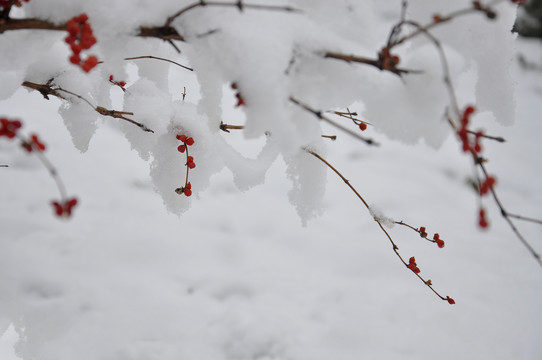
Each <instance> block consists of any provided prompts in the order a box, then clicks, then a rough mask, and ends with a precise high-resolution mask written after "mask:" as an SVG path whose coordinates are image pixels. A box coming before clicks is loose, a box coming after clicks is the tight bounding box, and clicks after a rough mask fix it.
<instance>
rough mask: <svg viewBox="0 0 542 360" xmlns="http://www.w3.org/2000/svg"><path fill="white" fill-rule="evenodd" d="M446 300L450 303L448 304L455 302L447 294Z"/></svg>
mask: <svg viewBox="0 0 542 360" xmlns="http://www.w3.org/2000/svg"><path fill="white" fill-rule="evenodd" d="M446 300H447V301H448V304H450V305H453V304H455V301H454V299H452V298H451V297H449V296H446Z"/></svg>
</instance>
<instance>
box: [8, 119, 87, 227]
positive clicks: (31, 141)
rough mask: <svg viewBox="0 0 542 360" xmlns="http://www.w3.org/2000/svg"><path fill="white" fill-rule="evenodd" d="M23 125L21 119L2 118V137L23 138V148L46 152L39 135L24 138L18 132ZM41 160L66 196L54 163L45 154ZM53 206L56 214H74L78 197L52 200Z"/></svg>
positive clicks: (61, 215) (66, 215) (67, 215)
mask: <svg viewBox="0 0 542 360" xmlns="http://www.w3.org/2000/svg"><path fill="white" fill-rule="evenodd" d="M21 127H22V123H21V121H19V120H9V119H6V118H0V137H1V136H5V137H7V138H8V139H14V138H17V139H19V140H21V146H22V147H23V149H25V150H26V151H28V152H29V153H31V152H33V151H36V152H39V153H41V152H44V151H45V149H46V146H45V144H44V143H43V142H42V141H41V140H40V138H39V137H38V135H36V134H31V135H30V137H29V138H28V139H26V138H24V137H23V136H21V135H19V134H18V130H19V129H20V128H21ZM38 158H39V159H40V160H41V162H42V163H43V164H44V165H45V167H46V168H47V170H48V171H49V173H50V174H51V176H52V177H53V178H54V179H55V181H56V183H57V185H58V187H59V190H60V193H61V197H64V195H62V194H63V193H64V190H63V186H62V185H61V181H60V178H59V177H58V173H57V171H56V169H55V168H54V167H53V166H52V164H51V163H50V162H49V161H47V159H46V158H45V157H44V156H40V157H38ZM52 205H53V208H54V210H55V214H56V215H57V216H60V217H70V216H71V214H72V209H73V207H74V206H75V205H77V199H75V198H72V199H68V200H66V201H62V202H58V201H53V202H52Z"/></svg>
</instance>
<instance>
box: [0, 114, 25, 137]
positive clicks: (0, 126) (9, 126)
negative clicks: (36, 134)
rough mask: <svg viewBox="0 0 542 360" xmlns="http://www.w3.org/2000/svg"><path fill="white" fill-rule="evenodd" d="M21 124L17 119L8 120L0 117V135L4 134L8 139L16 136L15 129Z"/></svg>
mask: <svg viewBox="0 0 542 360" xmlns="http://www.w3.org/2000/svg"><path fill="white" fill-rule="evenodd" d="M22 126H23V124H22V123H21V122H20V121H19V120H9V119H6V118H1V119H0V137H1V136H5V137H7V138H8V139H13V138H14V137H15V136H17V131H18V130H19V129H20V128H21V127H22Z"/></svg>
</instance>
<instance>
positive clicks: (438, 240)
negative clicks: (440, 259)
mask: <svg viewBox="0 0 542 360" xmlns="http://www.w3.org/2000/svg"><path fill="white" fill-rule="evenodd" d="M394 223H395V224H397V225H401V226H406V227H407V228H409V229H412V230H414V231H416V232H417V233H418V234H420V237H421V238H423V239H425V240H427V241H429V242H432V243H435V244H437V246H438V247H439V248H441V249H442V248H443V247H444V240H442V239H441V238H440V235H439V233H435V234H434V235H433V238H429V235H428V233H427V232H426V229H425V226H420V227H419V228H416V227H414V226H412V225H409V224H407V223H405V222H404V221H394Z"/></svg>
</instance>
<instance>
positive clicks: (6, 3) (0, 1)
mask: <svg viewBox="0 0 542 360" xmlns="http://www.w3.org/2000/svg"><path fill="white" fill-rule="evenodd" d="M22 1H24V2H29V1H30V0H22ZM13 5H15V6H17V7H20V6H21V5H22V3H21V0H0V7H1V8H4V9H8V8H10V7H12V6H13Z"/></svg>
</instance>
